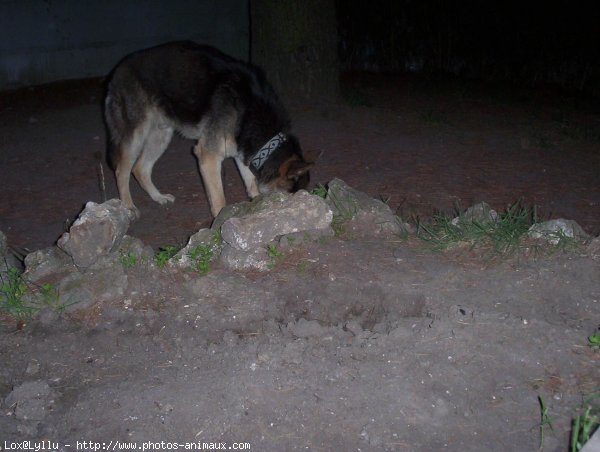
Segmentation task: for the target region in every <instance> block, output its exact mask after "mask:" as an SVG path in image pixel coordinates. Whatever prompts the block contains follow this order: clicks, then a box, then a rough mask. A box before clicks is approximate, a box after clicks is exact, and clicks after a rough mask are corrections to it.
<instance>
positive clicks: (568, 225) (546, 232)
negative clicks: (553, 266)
mask: <svg viewBox="0 0 600 452" xmlns="http://www.w3.org/2000/svg"><path fill="white" fill-rule="evenodd" d="M528 235H529V237H532V238H534V239H544V240H546V241H548V242H550V243H551V244H553V245H557V244H558V243H559V242H560V239H561V238H562V237H569V238H580V239H586V238H588V237H589V236H588V235H587V234H586V233H585V231H584V230H583V229H581V226H579V225H578V224H577V222H575V221H573V220H565V219H564V218H558V219H556V220H550V221H544V222H543V223H535V224H534V225H532V226H531V227H530V228H529V232H528Z"/></svg>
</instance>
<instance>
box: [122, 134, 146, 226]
mask: <svg viewBox="0 0 600 452" xmlns="http://www.w3.org/2000/svg"><path fill="white" fill-rule="evenodd" d="M146 132H147V128H145V127H138V128H137V129H136V130H134V132H133V134H132V135H131V137H130V138H129V139H127V140H125V141H124V142H121V143H119V144H118V145H115V146H119V151H118V155H119V159H118V161H117V164H116V168H115V175H116V176H117V188H118V189H119V197H120V198H121V201H122V202H123V204H124V205H125V207H127V208H128V209H131V210H133V211H134V212H135V216H136V218H139V216H140V212H139V210H138V209H137V207H135V204H133V199H132V198H131V192H130V190H129V180H130V179H131V171H132V169H133V166H134V165H135V163H136V161H137V160H138V157H139V156H140V154H141V152H142V146H143V144H144V141H145V138H146V137H145V135H146Z"/></svg>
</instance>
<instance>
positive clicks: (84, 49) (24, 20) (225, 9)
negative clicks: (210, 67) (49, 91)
mask: <svg viewBox="0 0 600 452" xmlns="http://www.w3.org/2000/svg"><path fill="white" fill-rule="evenodd" d="M248 35H249V20H248V1H247V0H218V1H216V0H103V1H94V0H0V89H9V88H15V87H19V86H26V85H36V84H42V83H48V82H53V81H56V80H65V79H79V78H86V77H97V76H103V75H106V74H107V73H108V72H110V70H111V69H112V68H113V67H114V66H115V65H116V63H117V62H118V61H119V60H120V59H121V58H122V57H124V56H125V55H127V54H128V53H131V52H132V51H135V50H139V49H142V48H145V47H150V46H153V45H156V44H160V43H163V42H167V41H174V40H180V39H191V40H194V41H197V42H201V43H207V44H212V45H214V46H216V47H219V48H220V49H221V50H223V51H225V52H227V53H229V54H231V55H233V56H235V57H238V58H241V59H244V60H247V59H248V54H249V37H248Z"/></svg>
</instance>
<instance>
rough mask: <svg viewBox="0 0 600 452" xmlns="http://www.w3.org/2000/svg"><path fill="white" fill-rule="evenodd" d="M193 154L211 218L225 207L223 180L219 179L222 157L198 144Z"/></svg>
mask: <svg viewBox="0 0 600 452" xmlns="http://www.w3.org/2000/svg"><path fill="white" fill-rule="evenodd" d="M194 153H195V154H196V157H198V166H199V167H200V174H202V180H203V182H204V188H205V189H206V194H207V195H208V202H209V204H210V211H211V213H212V215H213V217H216V216H217V215H218V214H219V211H220V210H221V209H222V208H223V207H225V193H224V192H223V180H222V179H221V164H222V162H223V156H222V155H220V154H219V153H215V152H211V151H210V150H208V149H207V148H206V147H204V146H203V145H202V144H200V142H198V144H196V147H195V148H194Z"/></svg>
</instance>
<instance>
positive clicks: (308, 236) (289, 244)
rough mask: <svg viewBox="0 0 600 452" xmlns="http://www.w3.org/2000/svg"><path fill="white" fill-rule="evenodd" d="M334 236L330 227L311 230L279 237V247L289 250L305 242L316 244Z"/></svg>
mask: <svg viewBox="0 0 600 452" xmlns="http://www.w3.org/2000/svg"><path fill="white" fill-rule="evenodd" d="M334 235H335V233H334V231H333V229H332V228H331V227H329V228H325V229H311V230H308V231H301V232H292V233H291V234H284V235H282V236H281V237H279V240H278V242H279V247H280V248H281V249H289V248H293V247H295V246H298V245H301V244H302V243H307V242H316V241H317V240H320V239H322V238H325V237H333V236H334Z"/></svg>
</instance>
